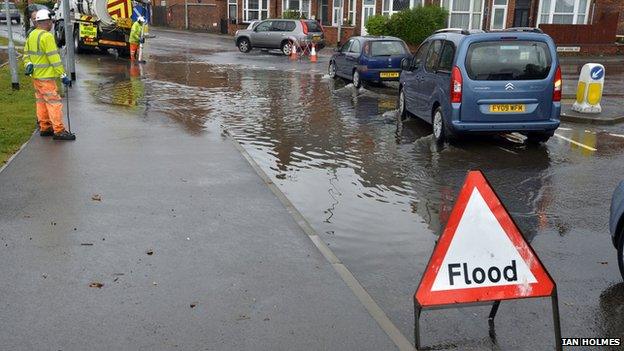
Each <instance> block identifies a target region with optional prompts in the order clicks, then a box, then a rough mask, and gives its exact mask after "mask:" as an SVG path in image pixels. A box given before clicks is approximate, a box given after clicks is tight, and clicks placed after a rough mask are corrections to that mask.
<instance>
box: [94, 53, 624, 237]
mask: <svg viewBox="0 0 624 351" xmlns="http://www.w3.org/2000/svg"><path fill="white" fill-rule="evenodd" d="M137 72H138V74H137ZM108 74H109V75H113V76H114V77H115V78H114V79H107V80H105V81H104V82H102V83H100V84H98V85H97V88H96V89H97V91H98V98H99V99H100V101H102V102H105V103H110V104H115V105H123V106H129V107H137V106H139V107H140V106H148V105H149V109H150V111H151V112H160V113H163V114H166V115H167V116H169V117H170V118H171V119H173V120H174V121H176V122H178V123H180V124H181V125H183V126H184V128H185V130H187V131H188V132H189V133H192V134H198V133H201V132H202V131H203V130H204V126H205V124H206V122H207V121H217V122H218V123H220V124H221V125H222V126H223V127H224V128H226V129H228V130H229V132H230V134H231V135H233V136H234V137H235V138H236V139H237V140H238V141H239V142H241V143H242V144H244V145H245V147H246V149H247V150H248V151H249V152H250V154H251V155H252V157H254V159H255V160H256V161H257V162H258V163H259V164H260V165H261V166H262V167H263V168H264V169H265V171H267V172H268V173H269V174H270V175H271V176H272V177H274V178H275V181H276V183H278V184H279V186H280V187H281V188H282V190H283V191H284V192H285V193H287V194H292V195H293V196H292V200H293V201H294V202H295V205H297V207H298V208H299V209H300V210H301V211H302V212H303V213H304V214H306V215H307V217H308V218H309V219H310V221H311V222H312V223H313V224H316V225H317V226H318V228H317V229H319V231H320V232H331V233H335V235H336V236H337V237H339V236H341V235H342V236H345V237H350V238H358V240H364V241H365V242H370V243H381V242H387V241H388V240H398V241H402V240H405V238H406V237H407V236H411V235H414V233H416V232H420V233H423V232H427V231H422V230H420V231H419V228H421V227H422V228H428V229H429V232H430V233H432V234H433V235H438V234H439V233H440V231H441V229H442V227H443V225H444V223H445V222H446V220H447V219H448V216H449V214H450V211H451V209H452V206H453V203H454V200H455V196H456V194H457V192H458V190H459V187H460V186H461V185H462V183H463V180H464V177H465V175H466V172H467V171H468V170H470V169H480V170H482V171H483V172H484V173H485V174H486V176H487V177H488V179H489V180H490V181H491V182H492V185H493V187H494V189H495V190H496V191H497V192H498V193H499V195H500V197H501V199H502V201H503V203H505V204H506V205H507V207H508V209H509V211H510V212H511V214H512V217H513V218H514V219H515V220H516V221H517V222H518V225H519V227H520V228H521V229H522V231H523V232H524V234H525V236H526V237H527V239H529V240H531V239H532V238H533V236H534V235H535V234H536V233H537V232H539V231H541V230H545V229H546V228H547V227H549V226H552V227H554V228H556V231H557V232H558V233H559V234H560V235H565V234H566V233H567V231H568V227H567V226H566V225H563V224H562V223H567V221H565V220H562V219H560V218H559V217H558V215H555V213H557V211H555V210H553V206H556V203H557V202H558V199H557V195H556V191H555V188H554V187H553V186H552V185H551V183H552V181H551V179H552V177H553V176H554V175H553V174H552V173H551V171H550V166H551V162H553V161H552V157H553V156H554V157H555V161H554V162H561V158H568V157H570V156H569V155H558V154H556V153H555V154H553V152H552V150H550V149H549V147H548V146H539V147H529V146H527V145H525V144H523V143H522V142H518V140H515V139H514V138H512V137H508V138H505V137H487V138H483V137H478V138H472V139H471V140H469V141H468V142H465V143H461V144H457V145H456V144H452V145H447V146H445V147H443V148H438V147H437V146H436V145H435V143H433V142H432V138H431V136H430V134H431V127H430V126H429V125H427V124H425V123H423V122H420V121H418V120H410V121H408V122H406V123H403V124H400V123H396V96H394V95H392V94H391V92H392V89H390V88H381V89H372V90H367V89H360V90H356V89H354V88H353V86H352V85H351V84H346V83H345V82H343V81H341V80H331V79H327V78H325V77H321V76H320V75H318V74H305V73H296V72H284V71H282V72H276V71H263V70H253V69H252V70H238V69H236V68H235V67H232V66H228V65H213V64H205V63H202V62H198V61H171V60H170V59H168V58H166V57H158V56H155V55H153V56H152V57H151V61H150V62H149V63H148V64H147V65H145V67H143V66H141V70H139V71H136V70H135V71H133V67H132V66H131V67H130V70H128V67H122V69H121V70H120V69H119V67H116V68H115V67H113V68H111V72H109V73H108ZM569 137H570V138H572V139H578V140H579V141H580V142H582V143H586V144H589V145H593V146H594V147H597V148H602V145H600V143H602V141H601V142H598V140H599V139H598V138H597V137H596V134H591V133H586V132H583V131H582V130H581V131H572V135H569ZM620 145H621V144H620ZM570 147H572V148H575V146H574V145H573V144H571V146H570ZM620 148H621V146H618V147H617V149H620ZM610 149H611V151H612V148H609V147H607V145H605V150H606V151H604V152H607V153H608V152H611V151H609V150H610ZM579 151H580V153H581V154H582V155H584V156H592V155H595V154H596V153H594V152H591V153H586V152H585V151H587V150H585V151H583V150H579ZM600 152H603V151H600V150H599V151H598V154H599V153H600ZM414 214H416V216H414ZM384 217H387V218H388V219H389V220H390V221H392V222H393V223H394V225H393V226H392V227H388V226H387V225H384V224H383V223H386V222H387V221H386V220H383V221H382V220H380V219H381V218H384ZM347 245H348V244H347Z"/></svg>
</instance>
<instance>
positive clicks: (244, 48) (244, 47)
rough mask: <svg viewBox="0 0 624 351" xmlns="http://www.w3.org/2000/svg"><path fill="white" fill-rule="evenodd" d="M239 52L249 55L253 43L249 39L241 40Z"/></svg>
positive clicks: (239, 41)
mask: <svg viewBox="0 0 624 351" xmlns="http://www.w3.org/2000/svg"><path fill="white" fill-rule="evenodd" d="M237 46H238V50H239V51H240V52H242V53H245V54H246V53H248V52H249V51H251V43H250V42H249V39H247V38H242V39H240V40H238V45H237Z"/></svg>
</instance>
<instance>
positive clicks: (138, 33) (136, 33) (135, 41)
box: [130, 16, 145, 61]
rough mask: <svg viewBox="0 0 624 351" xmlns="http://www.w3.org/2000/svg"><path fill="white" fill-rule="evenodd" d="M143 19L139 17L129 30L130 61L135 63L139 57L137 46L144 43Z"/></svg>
mask: <svg viewBox="0 0 624 351" xmlns="http://www.w3.org/2000/svg"><path fill="white" fill-rule="evenodd" d="M144 24H145V18H143V16H139V17H138V18H137V20H136V22H134V24H133V25H132V29H130V61H135V60H137V59H138V57H139V50H140V48H139V45H140V44H143V43H145V37H144V36H143V25H144Z"/></svg>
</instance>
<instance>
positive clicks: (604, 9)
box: [590, 0, 624, 35]
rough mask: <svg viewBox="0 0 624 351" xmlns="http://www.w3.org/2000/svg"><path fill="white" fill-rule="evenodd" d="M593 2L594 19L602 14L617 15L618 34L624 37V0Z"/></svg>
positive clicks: (596, 0)
mask: <svg viewBox="0 0 624 351" xmlns="http://www.w3.org/2000/svg"><path fill="white" fill-rule="evenodd" d="M594 2H595V4H596V10H595V15H594V19H595V18H596V15H598V16H599V15H601V14H603V13H619V14H620V19H619V25H618V34H619V35H624V0H594ZM590 6H591V5H590ZM590 11H591V7H590Z"/></svg>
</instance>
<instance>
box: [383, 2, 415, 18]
mask: <svg viewBox="0 0 624 351" xmlns="http://www.w3.org/2000/svg"><path fill="white" fill-rule="evenodd" d="M423 2H424V0H383V3H382V7H381V14H382V15H384V16H391V15H392V14H393V13H396V12H399V11H403V10H407V9H411V8H412V7H414V6H415V5H420V6H423Z"/></svg>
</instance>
